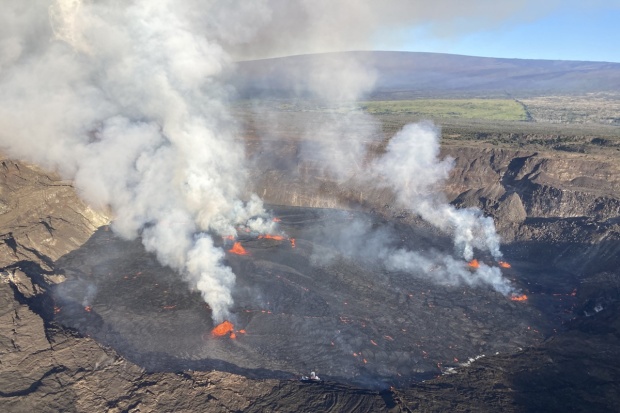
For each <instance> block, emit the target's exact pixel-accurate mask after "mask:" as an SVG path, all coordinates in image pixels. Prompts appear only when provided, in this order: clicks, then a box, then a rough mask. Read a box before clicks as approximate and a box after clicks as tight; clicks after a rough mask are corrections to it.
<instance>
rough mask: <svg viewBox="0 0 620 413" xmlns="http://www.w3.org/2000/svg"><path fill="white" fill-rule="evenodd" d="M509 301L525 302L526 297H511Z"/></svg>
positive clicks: (523, 295)
mask: <svg viewBox="0 0 620 413" xmlns="http://www.w3.org/2000/svg"><path fill="white" fill-rule="evenodd" d="M510 299H511V300H512V301H526V300H527V295H525V294H521V295H513V296H512V297H510Z"/></svg>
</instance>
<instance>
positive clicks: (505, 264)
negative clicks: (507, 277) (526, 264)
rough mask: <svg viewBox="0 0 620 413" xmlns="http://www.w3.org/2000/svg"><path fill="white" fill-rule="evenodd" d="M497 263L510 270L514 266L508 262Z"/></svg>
mask: <svg viewBox="0 0 620 413" xmlns="http://www.w3.org/2000/svg"><path fill="white" fill-rule="evenodd" d="M497 263H498V264H499V266H500V267H502V268H510V267H512V265H510V264H508V263H507V262H506V261H498V262H497Z"/></svg>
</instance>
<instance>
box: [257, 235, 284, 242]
mask: <svg viewBox="0 0 620 413" xmlns="http://www.w3.org/2000/svg"><path fill="white" fill-rule="evenodd" d="M261 238H265V239H273V240H276V241H282V240H283V239H284V237H283V236H282V235H270V234H266V235H259V236H258V239H261Z"/></svg>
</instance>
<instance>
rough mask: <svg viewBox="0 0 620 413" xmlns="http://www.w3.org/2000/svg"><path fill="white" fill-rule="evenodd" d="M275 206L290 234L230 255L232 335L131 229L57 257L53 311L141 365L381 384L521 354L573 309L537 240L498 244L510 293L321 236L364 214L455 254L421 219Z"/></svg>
mask: <svg viewBox="0 0 620 413" xmlns="http://www.w3.org/2000/svg"><path fill="white" fill-rule="evenodd" d="M272 210H273V213H274V215H275V216H277V217H278V218H279V219H280V220H281V222H280V228H281V229H282V230H283V231H284V232H285V233H286V234H287V236H288V237H290V238H294V239H295V242H294V245H293V244H292V243H291V241H290V240H287V239H283V240H277V239H266V238H260V239H259V238H257V237H254V236H251V235H243V236H240V238H239V242H240V243H241V245H242V246H243V248H244V249H245V250H246V252H247V255H237V254H234V253H231V252H228V253H227V255H226V261H227V264H228V265H230V267H231V268H232V269H233V271H234V272H235V274H236V276H237V283H236V289H235V291H234V298H235V304H234V306H233V307H232V317H231V320H230V321H231V322H233V323H234V336H235V338H231V336H230V334H226V335H224V336H220V337H218V336H214V335H213V334H212V332H211V331H212V329H213V328H214V324H213V321H212V319H211V311H210V309H209V307H208V306H207V305H206V304H205V302H204V301H203V300H202V298H201V296H200V294H199V293H198V292H192V291H190V290H189V288H188V286H187V284H186V283H185V282H183V280H182V279H181V278H180V276H179V275H178V274H177V273H175V271H173V270H171V269H169V268H166V267H162V266H161V264H159V263H158V261H157V259H156V257H155V256H154V255H152V254H150V253H147V252H146V251H145V250H144V247H143V246H142V244H141V242H140V241H139V240H137V241H124V240H121V239H119V238H118V237H116V236H115V235H114V233H113V232H112V231H109V230H108V228H107V227H104V228H101V229H100V230H98V231H97V232H96V233H95V234H94V235H93V236H92V238H91V239H90V240H89V241H88V242H87V243H86V244H84V245H83V246H82V247H81V248H79V249H77V250H75V251H73V252H71V253H69V254H67V255H65V256H64V257H62V258H61V259H59V260H58V261H57V262H56V268H57V269H59V271H62V272H64V274H65V275H66V276H67V281H66V282H64V283H62V284H59V285H57V286H55V288H54V291H53V297H54V302H55V316H54V317H55V320H56V321H57V322H59V323H61V324H63V325H65V326H67V327H71V328H75V329H76V330H78V331H79V332H80V333H82V334H85V335H88V336H91V337H93V338H95V339H96V340H97V341H99V342H100V343H102V344H104V345H108V346H111V347H112V348H114V349H115V350H117V351H118V352H119V353H120V354H121V355H123V356H125V357H126V358H128V359H129V360H131V361H133V362H135V363H137V364H138V365H140V366H142V367H144V368H146V369H147V370H149V371H181V370H188V369H190V370H206V369H217V370H222V371H227V372H233V373H239V374H243V375H246V376H248V377H253V378H293V377H296V376H297V375H299V374H303V373H308V372H309V371H311V370H314V371H316V372H317V373H318V374H319V375H320V376H322V377H325V378H330V379H332V380H337V381H343V382H349V383H359V384H363V385H365V386H372V387H383V386H385V385H404V384H406V383H408V382H411V381H417V380H420V379H423V378H427V377H430V376H434V375H437V374H439V373H440V372H442V371H446V369H448V368H450V367H452V366H458V365H459V364H462V363H464V362H467V360H468V359H469V358H472V357H476V356H479V355H483V354H484V355H491V354H496V353H498V352H499V353H502V354H506V353H515V352H518V351H520V350H521V349H522V348H525V347H528V346H531V345H534V344H537V343H540V342H541V341H542V340H543V339H544V338H546V337H548V336H550V335H552V334H554V333H555V332H556V331H558V330H559V329H561V328H562V327H561V326H562V323H563V322H565V321H566V320H568V319H569V318H570V317H572V309H571V307H572V306H573V304H574V297H573V296H574V292H573V288H574V286H575V283H576V281H575V275H573V274H570V273H567V272H565V271H561V270H559V269H556V268H542V267H541V266H540V265H532V264H531V263H528V262H527V261H525V260H524V259H522V257H526V256H528V255H530V253H531V252H528V251H527V250H523V247H521V248H520V250H519V251H517V250H514V251H510V250H508V251H506V259H507V260H508V261H509V262H510V263H511V264H512V268H509V269H502V271H503V274H504V276H505V277H506V278H508V279H509V280H511V281H512V283H513V285H514V286H515V287H516V288H518V289H521V290H522V291H523V292H525V293H527V294H528V300H527V301H525V302H515V301H511V300H510V299H509V297H506V296H504V295H502V294H500V293H498V292H496V291H493V290H491V289H490V288H488V287H478V288H472V287H468V286H463V285H439V284H437V283H435V282H433V280H432V274H408V273H402V272H390V271H387V270H386V269H384V268H383V267H382V265H381V264H380V263H379V262H371V261H367V260H364V259H363V258H362V257H359V256H358V257H354V256H349V255H348V254H340V253H339V252H338V251H339V245H338V243H339V242H342V239H339V238H337V237H330V236H329V234H330V233H338V234H340V233H346V231H345V230H346V229H347V227H348V226H350V225H351V224H352V222H354V221H355V222H359V221H360V220H362V221H367V222H369V224H370V225H377V226H382V227H389V228H390V231H392V233H393V234H395V235H396V236H397V238H398V239H399V242H400V243H401V244H402V246H404V247H407V248H409V249H411V250H414V251H426V250H431V249H433V250H439V251H442V252H444V253H445V254H451V252H452V248H453V247H452V244H451V241H450V240H449V239H447V238H445V237H443V236H441V235H439V234H437V233H436V232H435V231H433V230H431V229H429V228H427V227H425V226H423V225H420V226H416V225H410V224H407V223H405V220H402V222H401V221H400V220H398V219H396V220H393V221H390V222H387V221H385V220H383V219H381V218H379V217H378V216H374V215H371V214H366V213H361V212H359V213H358V212H352V211H343V210H329V209H310V208H296V207H272ZM221 242H222V247H224V248H226V249H229V248H230V247H231V246H232V241H228V240H222V241H221ZM537 248H538V247H537ZM478 258H479V259H480V260H482V261H484V260H488V259H489V258H487V257H484V256H481V257H478ZM463 265H467V264H466V263H465V262H464V263H463Z"/></svg>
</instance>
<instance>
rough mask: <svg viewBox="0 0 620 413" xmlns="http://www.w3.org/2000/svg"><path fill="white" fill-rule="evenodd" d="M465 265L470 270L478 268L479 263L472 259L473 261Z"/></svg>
mask: <svg viewBox="0 0 620 413" xmlns="http://www.w3.org/2000/svg"><path fill="white" fill-rule="evenodd" d="M467 265H468V266H469V267H470V268H480V263H479V262H478V260H477V259H475V258H474V259H473V260H471V261H469V262H468V263H467Z"/></svg>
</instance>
